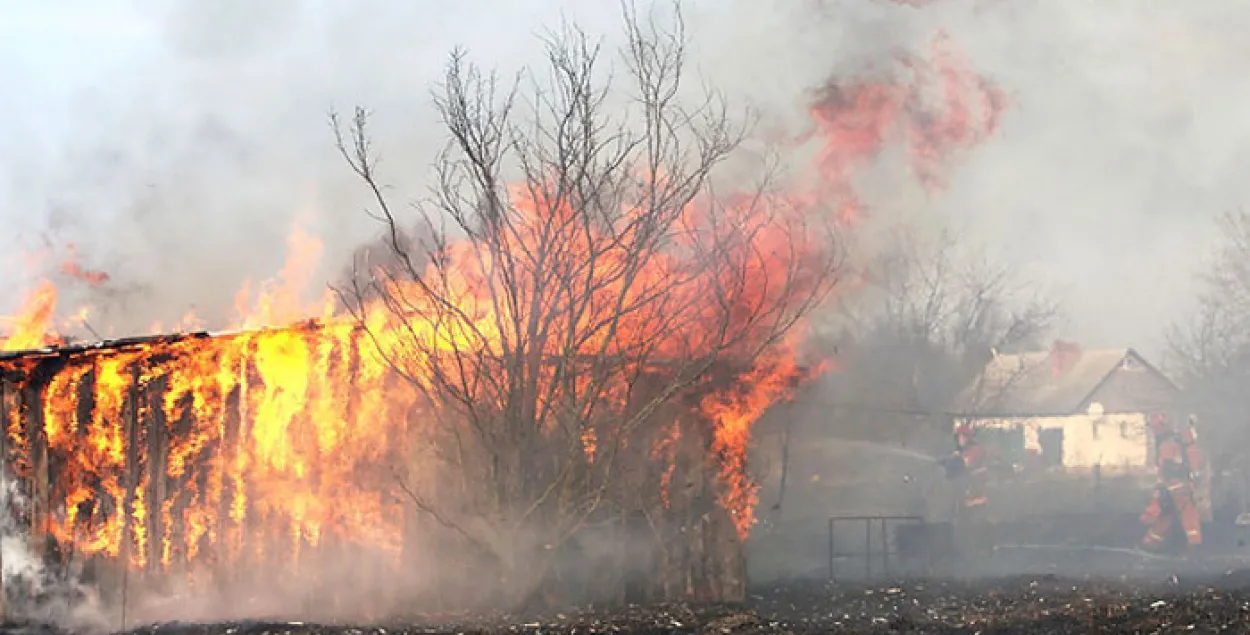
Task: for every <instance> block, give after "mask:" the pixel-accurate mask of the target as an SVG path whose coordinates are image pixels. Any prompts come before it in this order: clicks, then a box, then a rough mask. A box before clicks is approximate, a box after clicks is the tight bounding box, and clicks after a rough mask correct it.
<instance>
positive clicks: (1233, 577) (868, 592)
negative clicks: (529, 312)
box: [131, 570, 1250, 635]
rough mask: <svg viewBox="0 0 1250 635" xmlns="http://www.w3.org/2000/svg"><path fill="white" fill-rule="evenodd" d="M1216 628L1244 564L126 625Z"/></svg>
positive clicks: (1236, 621)
mask: <svg viewBox="0 0 1250 635" xmlns="http://www.w3.org/2000/svg"><path fill="white" fill-rule="evenodd" d="M1225 632H1227V633H1243V632H1250V570H1237V571H1230V572H1226V573H1224V574H1219V575H1209V574H1208V575H1205V576H1203V577H1192V578H1187V577H1183V576H1176V575H1170V574H1169V575H1163V576H1155V577H1148V578H1136V579H1133V580H1125V579H1074V578H1064V577H1060V576H1052V575H1042V576H1018V577H1014V578H998V579H992V580H990V579H982V580H978V581H973V582H960V581H927V582H921V581H914V582H901V583H898V584H873V585H863V584H852V583H841V584H838V583H828V582H818V581H807V582H795V583H788V584H782V585H776V586H772V587H768V588H761V589H757V590H755V591H754V592H753V594H752V595H751V597H750V600H749V601H748V602H747V603H746V604H745V605H740V606H690V605H668V606H657V607H630V608H626V609H620V610H615V611H610V612H594V611H586V612H570V613H567V614H563V613H562V614H552V615H547V616H542V617H531V618H519V617H515V616H512V617H510V616H496V617H493V618H480V619H477V620H472V621H469V622H465V623H441V624H438V623H426V624H408V625H403V626H400V625H386V626H368V627H366V626H358V627H346V626H331V625H315V624H304V623H283V622H272V623H264V622H248V623H225V624H177V623H175V624H161V625H153V626H146V627H141V628H137V629H134V630H132V631H131V633H133V634H134V635H418V634H420V635H426V634H434V633H439V634H441V633H448V634H452V633H454V634H459V635H470V634H474V633H481V634H491V635H494V634H500V635H502V634H512V633H526V634H535V635H536V634H539V633H544V634H549V635H554V634H557V633H558V634H570V635H572V634H575V633H576V634H595V633H620V634H627V633H671V634H678V633H681V634H687V633H688V634H693V635H755V634H763V633H777V634H779V635H780V634H793V635H804V634H808V633H943V634H954V633H980V634H983V635H988V634H990V633H1030V634H1032V633H1039V634H1048V633H1056V634H1058V633H1225Z"/></svg>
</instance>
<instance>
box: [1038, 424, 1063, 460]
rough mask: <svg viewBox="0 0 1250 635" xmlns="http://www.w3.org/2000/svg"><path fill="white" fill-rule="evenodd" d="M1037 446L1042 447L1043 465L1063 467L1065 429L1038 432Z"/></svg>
mask: <svg viewBox="0 0 1250 635" xmlns="http://www.w3.org/2000/svg"><path fill="white" fill-rule="evenodd" d="M1037 444H1038V445H1040V446H1042V464H1043V465H1045V466H1047V467H1051V466H1056V465H1063V428H1044V429H1042V430H1038V431H1037Z"/></svg>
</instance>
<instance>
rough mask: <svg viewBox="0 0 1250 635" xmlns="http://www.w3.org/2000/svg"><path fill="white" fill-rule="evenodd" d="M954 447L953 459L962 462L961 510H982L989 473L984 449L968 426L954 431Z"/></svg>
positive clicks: (961, 426) (985, 500)
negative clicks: (962, 487) (962, 493)
mask: <svg viewBox="0 0 1250 635" xmlns="http://www.w3.org/2000/svg"><path fill="white" fill-rule="evenodd" d="M955 445H956V448H957V449H956V450H955V453H954V455H953V458H957V459H959V460H960V461H962V462H963V470H962V473H963V475H964V498H963V508H964V509H965V510H968V511H972V510H980V509H983V508H984V507H985V503H986V502H987V500H988V499H987V498H986V495H985V486H986V477H987V476H988V472H989V470H988V468H987V466H986V464H985V448H983V447H981V444H979V443H977V440H976V435H975V432H974V431H973V429H972V426H968V425H960V426H959V427H958V428H956V429H955Z"/></svg>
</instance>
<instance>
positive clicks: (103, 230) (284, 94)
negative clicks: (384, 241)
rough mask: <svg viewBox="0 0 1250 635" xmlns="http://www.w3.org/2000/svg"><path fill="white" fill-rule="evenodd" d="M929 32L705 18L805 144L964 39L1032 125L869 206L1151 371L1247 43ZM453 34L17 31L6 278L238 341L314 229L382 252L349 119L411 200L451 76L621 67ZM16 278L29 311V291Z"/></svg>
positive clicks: (221, 26)
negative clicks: (1039, 277) (236, 313)
mask: <svg viewBox="0 0 1250 635" xmlns="http://www.w3.org/2000/svg"><path fill="white" fill-rule="evenodd" d="M915 5H917V3H914V2H910V3H909V2H904V3H896V2H847V1H842V2H838V1H832V0H806V1H804V2H793V3H789V2H787V3H777V2H769V3H748V2H727V3H726V2H717V3H713V2H689V3H687V18H688V22H689V27H690V30H691V33H692V35H693V36H694V38H695V42H696V46H695V48H696V51H695V52H696V60H695V61H696V64H697V66H698V70H699V71H700V72H701V73H702V74H703V75H704V76H705V77H706V78H707V79H708V80H709V82H710V83H712V84H714V85H716V86H718V87H720V88H723V89H724V90H726V91H728V92H729V94H730V96H731V98H733V99H736V100H740V101H749V102H750V103H751V104H752V105H753V106H754V107H755V108H756V109H757V110H758V112H759V113H760V115H761V120H762V130H764V131H765V132H775V133H777V134H778V136H780V137H785V138H788V135H792V134H796V133H798V132H801V130H802V129H803V127H804V126H807V125H808V123H809V121H808V117H807V112H806V106H807V103H808V101H809V99H810V94H809V91H811V90H812V89H813V88H815V87H818V86H820V85H822V84H823V83H824V82H825V81H826V80H827V79H828V78H829V77H830V76H831V75H837V74H842V75H847V74H862V73H865V72H874V71H881V70H882V68H883V67H887V66H888V64H889V59H890V56H891V55H893V54H895V53H897V52H899V51H912V52H916V51H920V50H921V49H923V47H925V46H927V43H928V41H929V40H930V38H932V36H933V34H934V32H935V31H936V30H938V29H945V30H946V31H948V32H949V33H950V36H951V39H952V40H953V41H954V42H955V43H957V44H958V45H959V46H961V47H962V48H964V49H965V50H966V51H967V54H968V58H969V64H970V65H971V66H972V67H974V68H977V69H981V70H982V71H984V72H985V73H986V74H987V75H989V76H990V77H992V78H993V79H995V80H996V81H997V82H998V83H999V84H1001V85H1002V86H1003V87H1004V89H1005V90H1006V91H1007V92H1008V93H1009V94H1010V95H1011V97H1012V102H1013V111H1012V112H1011V114H1010V116H1008V117H1007V118H1006V119H1005V120H1004V121H1003V129H1002V131H1001V133H1000V134H999V135H998V136H997V138H995V139H993V140H991V141H990V142H988V143H987V144H985V145H984V146H983V147H982V148H980V149H979V150H978V151H977V152H976V153H974V154H973V155H971V156H968V157H966V158H964V159H963V161H964V162H965V163H964V164H963V165H962V166H961V169H959V170H958V172H957V173H955V174H954V176H953V178H952V182H951V184H950V187H951V191H950V192H948V193H947V194H946V195H944V196H942V197H938V198H934V199H933V200H931V201H930V200H926V198H925V197H924V196H923V194H920V193H916V192H914V191H912V189H914V188H907V187H901V186H900V185H899V183H898V179H897V178H893V179H890V178H887V179H884V180H883V181H882V182H881V183H877V182H874V183H873V185H874V186H875V187H874V188H872V189H873V191H872V192H870V194H871V198H872V202H873V203H874V205H875V206H876V207H877V208H878V209H877V210H876V211H877V212H878V214H884V213H887V212H897V213H906V214H908V215H913V214H914V215H918V216H933V215H937V216H939V217H942V218H951V219H957V220H958V221H960V223H961V224H963V225H968V226H972V227H975V228H976V230H977V232H979V233H982V234H983V235H984V241H985V242H987V243H989V244H991V245H997V246H999V247H1000V248H1001V251H1002V252H1003V253H1005V254H1010V255H1011V256H1012V257H1013V258H1015V259H1017V260H1019V261H1021V262H1022V263H1023V264H1024V265H1027V266H1031V267H1034V268H1037V269H1038V270H1041V271H1043V272H1044V274H1045V276H1046V277H1047V278H1049V281H1050V282H1052V283H1053V284H1056V285H1058V286H1059V287H1061V288H1064V289H1065V290H1066V291H1067V293H1066V294H1065V300H1066V301H1067V303H1066V306H1065V309H1066V310H1067V312H1068V313H1069V315H1070V316H1071V317H1072V324H1071V328H1070V331H1071V333H1070V334H1069V335H1070V336H1072V337H1073V338H1074V339H1078V340H1081V341H1083V342H1085V343H1086V344H1087V345H1090V346H1096V345H1125V344H1132V345H1135V346H1138V347H1146V348H1149V347H1150V346H1151V345H1152V344H1154V343H1155V342H1156V341H1157V336H1158V334H1159V332H1160V330H1161V327H1162V325H1164V324H1165V323H1167V322H1168V321H1169V320H1170V319H1172V318H1174V317H1176V316H1177V314H1178V312H1179V311H1181V310H1182V309H1183V304H1184V303H1185V302H1186V300H1187V298H1188V296H1187V291H1188V288H1187V287H1188V285H1189V282H1190V277H1189V276H1190V272H1191V269H1192V267H1193V265H1194V264H1195V261H1196V259H1197V258H1198V254H1200V253H1201V252H1202V251H1203V249H1202V247H1201V246H1202V245H1205V244H1206V240H1207V238H1209V236H1210V233H1211V229H1210V223H1209V219H1210V218H1211V217H1212V216H1213V215H1215V214H1216V213H1218V212H1220V211H1223V210H1224V209H1227V208H1230V207H1234V206H1236V205H1237V204H1238V203H1239V202H1241V200H1242V199H1243V198H1244V196H1243V194H1244V193H1243V191H1242V190H1243V189H1244V187H1245V186H1243V185H1240V183H1241V179H1240V178H1239V174H1240V170H1239V169H1238V168H1239V167H1240V166H1241V164H1242V163H1243V162H1244V161H1245V159H1244V157H1242V156H1241V154H1242V153H1241V152H1240V151H1239V150H1238V149H1237V148H1238V147H1239V145H1238V144H1239V140H1240V134H1239V133H1238V132H1237V131H1238V130H1239V129H1240V126H1239V123H1240V118H1241V115H1240V114H1238V112H1237V111H1236V110H1235V107H1236V106H1235V104H1237V103H1240V99H1238V97H1240V91H1242V90H1245V89H1244V88H1242V87H1241V86H1242V83H1240V82H1237V81H1236V77H1237V75H1236V74H1237V73H1238V72H1239V60H1240V59H1241V55H1239V53H1240V49H1239V48H1238V47H1239V46H1242V45H1240V44H1236V43H1237V42H1240V41H1241V40H1240V38H1239V37H1237V35H1236V34H1238V33H1240V32H1241V29H1240V26H1241V25H1242V21H1243V20H1244V19H1245V18H1243V17H1242V16H1240V14H1236V13H1233V11H1234V9H1235V7H1236V5H1234V4H1232V3H1229V2H1217V1H1212V2H1205V3H1199V4H1194V3H1185V4H1184V5H1175V6H1173V5H1159V6H1151V7H1147V8H1143V7H1141V6H1140V5H1139V4H1136V3H1132V2H1128V1H1127V0H1122V1H1114V2H1099V3H1080V4H1076V5H1069V4H1063V3H1039V2H1035V3H1018V2H993V1H989V0H966V1H961V0H949V1H947V2H934V3H924V5H925V6H915ZM451 6H452V5H447V4H439V3H429V2H418V3H403V4H395V3H384V2H364V3H330V4H324V5H318V6H317V7H316V8H312V7H310V6H309V5H306V4H301V3H266V4H265V5H264V7H257V6H255V5H254V4H252V3H244V2H227V3H213V4H212V5H211V8H210V7H209V6H208V5H203V4H202V3H191V2H173V3H158V2H133V3H130V4H128V5H125V6H119V7H118V8H116V9H114V10H112V11H108V12H106V11H105V10H99V11H98V12H97V13H96V14H95V15H93V16H79V15H78V14H75V15H74V16H73V18H72V19H71V17H70V15H69V14H68V13H63V12H58V11H57V10H55V9H44V8H24V9H21V10H20V11H19V13H25V14H26V15H25V16H24V19H15V20H14V21H13V22H12V24H13V26H10V27H8V28H9V29H17V28H18V27H22V28H25V26H29V27H32V28H34V29H42V30H43V31H46V36H40V37H38V41H36V40H35V37H36V36H33V35H27V36H26V37H25V38H16V37H15V38H12V39H9V38H6V40H8V43H7V48H8V50H9V51H10V55H9V56H8V57H9V59H10V64H14V63H15V70H16V72H15V73H14V74H13V76H12V77H16V85H14V80H13V79H10V84H11V86H10V88H11V90H10V91H6V92H7V93H10V94H11V95H15V97H12V98H13V99H15V100H16V101H15V105H16V107H15V108H13V109H12V110H11V112H13V113H15V114H14V115H11V116H10V120H9V121H8V122H7V123H8V126H9V130H10V133H8V134H6V144H8V145H10V147H14V148H15V149H18V150H19V151H16V152H14V151H9V152H5V153H3V154H4V157H5V159H4V161H5V170H4V171H5V175H6V179H5V182H4V184H3V186H0V193H2V194H3V197H4V206H3V207H4V210H5V212H4V213H5V219H6V220H5V222H6V225H8V226H10V227H12V228H15V229H16V230H17V231H16V232H6V234H7V236H6V238H7V241H6V245H5V250H6V252H9V253H12V250H14V249H24V250H28V251H30V250H38V249H41V248H44V247H45V243H44V241H45V240H46V241H47V243H46V244H47V245H49V246H50V247H51V248H59V247H61V246H63V245H64V244H66V243H69V242H74V243H77V244H78V245H79V246H80V249H81V251H82V258H83V259H84V261H85V263H86V265H87V266H90V267H95V268H98V269H103V270H106V271H108V272H110V274H112V284H111V285H110V287H109V288H110V289H111V291H112V293H111V294H110V295H108V296H106V297H105V298H104V300H106V301H105V302H100V301H99V300H100V298H99V297H95V298H93V299H94V300H96V301H97V303H98V304H100V303H102V304H105V305H106V308H108V309H110V311H111V312H110V314H109V315H108V320H107V321H109V322H110V326H111V327H112V329H113V330H114V331H117V332H119V333H123V332H127V331H132V330H141V329H145V328H147V327H148V326H149V325H150V324H151V322H153V321H155V320H158V319H159V320H162V321H164V322H166V323H169V322H172V321H174V320H176V319H177V318H178V317H180V316H181V315H182V314H183V313H185V312H186V311H187V310H188V309H189V308H196V309H197V310H198V311H199V312H200V313H201V314H203V315H205V316H206V317H209V318H220V317H221V316H222V315H223V314H225V313H227V312H228V311H229V309H230V308H231V307H232V299H233V294H234V292H235V291H236V290H237V288H238V287H239V284H240V282H241V281H242V279H244V278H246V277H253V278H264V277H267V276H268V275H271V274H272V272H274V271H276V270H277V268H278V267H279V266H280V264H281V259H282V251H283V250H282V248H281V246H282V245H283V239H284V237H285V236H286V235H287V234H288V232H289V231H290V228H291V225H292V224H293V222H295V221H296V220H299V221H301V222H303V223H304V224H305V225H306V226H307V228H308V229H309V230H310V231H312V232H314V233H316V234H317V235H320V236H322V237H323V238H324V239H325V240H326V241H327V249H326V260H327V261H328V262H330V263H331V264H328V265H327V269H326V271H325V272H322V274H323V275H322V278H321V279H325V278H326V277H328V276H330V275H332V274H333V273H334V271H335V269H336V267H337V266H338V263H337V262H334V261H335V259H337V258H340V257H342V256H343V255H344V254H346V253H347V252H348V251H349V250H350V249H351V248H353V247H354V246H355V245H356V244H358V243H359V242H361V241H362V240H363V239H365V238H367V237H368V236H369V235H370V234H371V233H372V232H373V231H375V229H376V228H375V227H374V226H373V225H372V224H371V222H370V221H369V220H368V219H367V218H365V217H364V215H363V214H362V213H360V208H361V207H362V205H363V201H362V199H361V198H360V192H359V188H358V187H357V184H356V183H355V182H353V181H352V179H351V178H350V176H351V175H350V174H348V173H347V172H346V170H345V169H344V167H343V166H342V164H341V162H340V161H339V159H338V157H336V156H335V154H334V152H333V149H332V147H331V144H330V138H329V133H328V131H327V129H326V126H325V114H326V112H327V111H328V110H329V109H331V108H335V107H337V108H340V109H345V108H349V107H350V106H351V105H354V104H362V105H366V106H368V107H370V108H372V109H374V110H375V111H376V112H377V114H378V117H377V118H376V120H375V121H376V124H375V129H376V132H377V133H378V135H379V137H380V138H381V139H382V140H383V141H382V150H383V153H384V160H385V161H386V163H385V166H386V168H387V169H388V171H387V175H388V178H389V179H390V180H391V182H393V183H394V184H395V185H396V186H397V187H398V188H399V189H400V191H402V192H405V193H407V194H409V195H410V196H417V195H419V194H420V193H421V188H422V186H423V184H424V182H425V177H426V176H427V174H428V167H429V164H430V162H431V160H432V157H433V155H434V152H435V151H436V150H437V148H438V146H439V144H440V142H441V130H440V128H439V125H438V122H437V121H436V120H435V118H434V114H433V110H432V108H431V106H430V100H429V98H428V89H429V87H430V84H431V82H433V81H435V80H436V79H437V78H438V74H439V71H440V68H441V66H442V64H443V62H444V61H445V57H446V54H447V52H448V51H449V50H450V49H451V48H453V47H454V46H458V45H463V46H465V47H467V48H468V49H469V50H470V52H471V54H472V55H473V56H474V58H475V59H478V60H482V61H485V62H489V63H492V64H494V63H498V65H499V66H500V70H501V71H502V72H503V73H505V74H507V73H509V72H511V71H514V70H516V68H518V67H519V66H520V65H523V64H525V63H528V62H532V61H535V59H534V56H535V55H537V54H538V53H539V47H538V45H537V41H536V38H535V36H536V34H538V33H539V32H540V31H541V29H542V28H544V26H548V25H551V24H553V23H555V22H556V21H558V20H559V19H560V18H561V17H569V18H573V19H576V20H577V21H578V22H579V23H580V24H582V25H583V26H584V27H585V28H587V29H588V30H590V31H592V32H602V33H607V34H609V36H608V38H609V42H608V43H609V44H610V43H611V40H612V37H613V35H611V34H614V33H615V32H616V31H617V29H616V26H617V24H618V20H619V6H618V4H617V3H615V2H602V3H594V4H589V5H588V4H587V3H573V2H566V1H556V0H551V1H548V2H537V1H534V2H527V3H513V4H509V5H506V6H502V7H496V6H492V7H490V9H489V10H487V9H486V8H485V7H478V6H475V5H463V4H461V5H456V6H455V8H451ZM23 25H25V26H23ZM70 44H73V45H74V48H72V49H70V48H68V46H69V45H70ZM68 50H73V51H74V53H73V54H70V53H67V52H66V51H68ZM66 55H73V58H72V60H68V61H72V62H73V63H68V64H61V62H66V61H67V60H66V59H65V56H66ZM69 68H75V69H77V70H75V71H70V70H63V69H69ZM891 173H892V174H895V175H896V176H897V173H898V171H897V170H894V171H893V172H891ZM5 271H6V273H7V274H8V275H6V276H5V277H4V285H5V288H6V289H8V290H9V296H10V298H16V297H17V296H16V294H15V293H14V291H16V290H17V289H18V288H20V287H21V286H22V284H23V283H24V282H25V279H26V278H27V276H28V274H29V272H28V271H25V268H24V267H22V266H21V264H20V261H19V262H17V263H14V264H11V265H8V266H6V267H5ZM95 293H97V294H98V293H99V292H95ZM1111 298H1114V300H1112V299H1111ZM13 303H14V300H13V299H11V300H9V301H8V302H6V303H5V304H6V306H12V304H13ZM98 319H100V320H102V321H103V320H105V318H103V317H101V318H98ZM1126 340H1127V341H1126Z"/></svg>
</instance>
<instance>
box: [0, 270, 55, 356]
mask: <svg viewBox="0 0 1250 635" xmlns="http://www.w3.org/2000/svg"><path fill="white" fill-rule="evenodd" d="M55 315H56V285H54V284H52V283H51V282H50V281H47V280H45V281H43V282H42V283H40V284H39V286H38V287H36V288H35V290H34V291H32V292H31V293H29V294H28V295H27V296H26V298H25V300H24V301H23V303H22V310H21V311H20V312H19V313H18V314H17V315H16V316H14V317H10V318H0V328H3V329H4V331H6V332H7V333H8V336H7V337H5V338H3V339H0V351H3V352H10V351H22V350H27V349H32V348H42V347H44V346H47V345H49V344H51V343H53V340H51V339H50V338H49V333H51V331H52V320H53V318H54V317H55Z"/></svg>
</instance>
